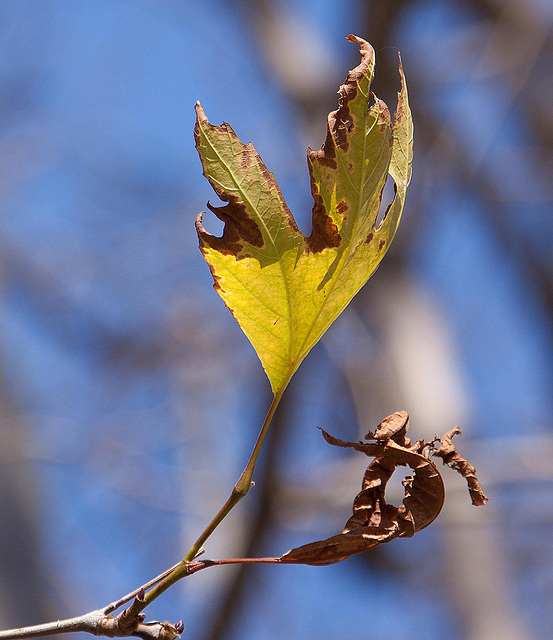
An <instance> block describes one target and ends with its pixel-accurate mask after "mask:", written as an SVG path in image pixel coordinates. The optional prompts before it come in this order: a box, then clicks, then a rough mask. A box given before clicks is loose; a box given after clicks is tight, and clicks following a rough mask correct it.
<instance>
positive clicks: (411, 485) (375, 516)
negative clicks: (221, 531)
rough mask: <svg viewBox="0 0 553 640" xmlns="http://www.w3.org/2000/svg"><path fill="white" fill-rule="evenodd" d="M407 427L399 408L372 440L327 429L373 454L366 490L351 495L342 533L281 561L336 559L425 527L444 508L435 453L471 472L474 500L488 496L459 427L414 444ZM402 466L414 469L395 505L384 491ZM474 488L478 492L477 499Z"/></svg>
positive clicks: (481, 500) (482, 500)
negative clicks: (463, 448) (465, 453)
mask: <svg viewBox="0 0 553 640" xmlns="http://www.w3.org/2000/svg"><path fill="white" fill-rule="evenodd" d="M408 428H409V415H408V413H407V412H406V411H398V412H396V413H394V414H392V415H390V416H388V417H387V418H386V419H385V420H383V421H382V422H381V423H380V425H379V426H378V428H377V429H376V431H375V433H374V435H372V434H370V433H369V434H368V436H367V437H368V438H369V437H370V438H371V439H372V440H374V442H368V443H363V442H345V441H343V440H339V439H337V438H333V437H332V436H330V435H329V434H328V433H326V432H324V431H323V436H324V438H325V440H326V441H327V442H328V443H329V444H332V445H335V446H338V447H346V448H352V449H355V450H356V451H360V452H362V453H365V454H366V455H368V456H371V457H374V460H373V461H372V462H371V463H370V464H369V466H368V467H367V470H366V471H365V475H364V477H363V485H362V490H361V491H360V493H358V494H357V496H356V497H355V499H354V501H353V515H352V516H351V518H350V519H349V520H348V521H347V523H346V526H345V527H344V530H343V531H342V533H340V534H338V535H335V536H332V537H330V538H327V539H326V540H320V541H318V542H312V543H310V544H306V545H303V546H301V547H298V548H296V549H292V550H290V551H288V552H287V553H285V554H284V555H283V556H281V558H280V561H281V562H285V563H295V564H310V565H327V564H333V563H335V562H340V561H341V560H344V559H345V558H348V557H349V556H351V555H353V554H356V553H361V552H362V551H367V550H368V549H372V548H373V547H375V546H376V545H378V544H382V543H384V542H389V541H390V540H393V539H394V538H398V537H410V536H412V535H414V534H415V533H416V532H417V531H420V530H421V529H424V528H425V527H427V526H428V525H429V524H430V523H431V522H432V521H433V520H434V519H435V518H436V517H437V516H438V514H439V513H440V511H441V509H442V506H443V503H444V498H445V489H444V484H443V481H442V478H441V476H440V474H439V472H438V470H437V468H436V466H435V465H434V464H433V463H432V462H431V461H430V460H429V457H430V456H431V455H435V456H438V457H442V458H443V459H444V462H446V464H449V465H450V466H452V467H453V468H454V469H456V470H457V471H459V472H460V473H461V474H462V475H463V476H465V477H466V478H467V480H468V484H469V490H470V493H471V497H472V498H473V504H477V505H478V504H480V505H481V504H484V503H485V501H486V497H485V496H484V494H483V493H482V489H481V487H480V485H479V484H478V480H477V479H476V476H475V475H474V468H473V467H472V465H470V464H469V463H468V462H467V461H466V460H464V458H461V456H460V455H459V454H458V453H457V451H456V450H455V448H454V447H453V445H452V444H451V438H452V436H453V435H455V434H456V433H457V432H458V429H454V430H453V431H450V432H448V433H446V435H445V436H444V437H443V438H442V439H441V440H437V442H438V443H439V445H438V446H437V445H436V441H435V442H432V443H429V444H426V443H425V442H424V441H417V442H416V443H415V444H411V441H410V440H409V439H408V438H407V436H406V434H407V430H408ZM398 466H409V467H411V469H412V470H413V472H414V474H413V476H407V477H406V478H405V480H404V481H403V486H404V498H403V502H402V504H401V505H400V506H399V507H395V506H393V505H389V504H387V502H386V499H385V492H386V485H387V482H388V480H389V479H390V478H391V476H392V474H393V472H394V470H395V469H396V467H398ZM473 492H476V499H475V497H474V496H473Z"/></svg>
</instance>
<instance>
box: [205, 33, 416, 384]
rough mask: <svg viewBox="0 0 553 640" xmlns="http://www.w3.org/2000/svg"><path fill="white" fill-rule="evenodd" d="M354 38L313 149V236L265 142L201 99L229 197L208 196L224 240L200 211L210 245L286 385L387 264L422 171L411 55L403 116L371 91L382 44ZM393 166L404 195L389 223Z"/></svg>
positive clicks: (214, 163) (212, 158)
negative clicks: (217, 121)
mask: <svg viewBox="0 0 553 640" xmlns="http://www.w3.org/2000/svg"><path fill="white" fill-rule="evenodd" d="M348 39H349V40H350V41H351V42H356V43H357V44H358V45H359V46H360V52H361V63H360V64H359V66H357V67H356V68H355V69H353V70H352V71H350V72H349V74H348V77H347V79H346V81H345V83H344V84H343V85H342V86H341V87H340V100H339V109H338V110H337V111H334V112H332V113H331V114H330V115H329V116H328V133H327V138H326V141H325V143H324V144H323V146H322V148H321V149H320V151H313V150H311V149H309V150H308V155H307V159H308V165H309V172H310V176H311V191H312V194H313V198H314V201H315V204H314V206H313V221H312V231H311V234H310V235H309V236H308V237H306V236H304V235H303V234H302V233H301V231H300V230H299V229H298V227H297V225H296V223H295V220H294V218H293V216H292V214H291V212H290V210H289V209H288V206H287V205H286V203H285V201H284V198H283V196H282V193H281V191H280V189H279V186H278V184H277V182H276V180H275V178H274V176H273V174H272V173H270V172H269V171H268V170H267V168H266V166H265V164H264V163H263V161H262V160H261V158H260V156H259V155H258V153H257V152H256V150H255V149H254V147H253V145H252V144H251V143H250V144H247V145H245V144H243V143H242V142H241V141H240V140H239V139H238V138H237V136H236V134H235V133H234V131H233V130H232V128H231V127H230V125H228V124H227V123H223V124H222V125H213V124H211V123H210V122H209V121H208V119H207V117H206V115H205V113H204V110H203V109H202V107H201V105H200V104H199V103H198V104H197V105H196V113H197V123H196V128H195V137H196V147H197V149H198V152H199V154H200V158H201V161H202V165H203V169H204V175H205V176H206V178H207V179H208V180H209V182H210V183H211V185H212V187H213V189H214V190H215V192H216V193H217V195H218V196H219V198H220V199H221V200H222V201H223V202H225V203H226V204H225V205H224V206H221V207H215V206H212V205H210V204H208V207H209V209H210V210H211V211H213V213H215V215H216V216H217V217H218V218H219V219H220V220H222V221H223V222H224V223H225V226H224V231H223V234H222V236H221V237H216V236H214V235H212V234H210V233H208V232H207V231H206V230H205V228H204V227H203V225H202V215H201V214H200V215H199V216H198V219H197V222H196V227H197V231H198V236H199V239H200V248H201V250H202V252H203V255H204V257H205V259H206V261H207V263H208V265H209V267H210V269H211V272H212V274H213V279H214V282H215V284H214V286H215V289H216V290H217V292H218V293H219V295H220V296H221V297H222V298H223V300H224V301H225V304H226V305H227V306H228V308H229V309H230V310H231V312H232V314H233V315H234V317H235V318H236V320H237V321H238V322H239V324H240V326H241V327H242V329H243V331H244V333H245V334H246V335H247V336H248V338H249V339H250V341H251V343H252V344H253V346H254V348H255V350H256V351H257V354H258V355H259V358H260V359H261V362H262V364H263V367H264V369H265V371H266V373H267V375H268V377H269V380H270V382H271V386H272V389H273V391H274V392H275V393H276V392H278V391H279V390H280V391H281V390H282V389H283V388H284V387H285V386H286V384H287V383H288V381H289V380H290V378H291V376H292V374H293V373H294V372H295V371H296V369H297V368H298V366H299V365H300V363H301V362H302V360H303V359H304V358H305V356H306V355H307V353H308V352H309V351H310V349H311V348H312V347H313V345H314V344H316V342H317V341H318V340H319V339H320V338H321V336H322V335H323V334H324V332H325V331H326V330H327V329H328V327H329V326H330V325H331V324H332V322H333V321H334V320H335V319H336V317H337V316H338V315H339V314H340V313H341V312H342V311H343V310H344V308H345V307H346V305H347V304H348V303H349V302H350V300H351V299H352V298H353V296H354V295H355V294H356V293H357V292H358V291H359V289H360V288H361V287H362V286H363V285H364V284H365V282H366V281H367V279H368V278H369V277H370V276H371V274H372V273H373V272H374V271H375V269H376V268H377V266H378V264H379V263H380V261H381V260H382V258H383V256H384V254H385V253H386V251H387V249H388V247H389V246H390V243H391V241H392V239H393V237H394V234H395V232H396V229H397V226H398V224H399V220H400V217H401V213H402V211H403V206H404V203H405V196H406V194H407V189H408V186H409V181H410V178H411V162H412V133H413V126H412V121H411V112H410V110H409V105H408V100H407V88H406V85H405V79H404V76H403V71H402V68H401V62H400V67H399V73H400V80H401V90H400V92H399V94H398V105H397V110H396V113H395V116H394V120H393V122H392V119H391V116H390V112H389V110H388V107H387V106H386V105H385V104H384V102H382V101H381V100H379V99H378V98H376V97H375V96H374V94H372V93H371V92H370V85H371V81H372V78H373V71H374V60H375V56H374V51H373V49H372V47H371V46H370V45H369V44H368V43H367V42H365V41H364V40H361V39H360V38H356V37H355V36H349V38H348ZM283 134H285V132H283ZM388 175H390V176H391V177H392V178H393V180H394V182H395V187H396V192H395V196H394V199H393V202H392V204H391V205H390V207H389V209H388V211H387V213H386V216H385V217H384V219H383V220H382V221H381V222H380V223H379V224H378V225H377V216H378V211H379V206H380V200H381V197H382V191H383V189H384V185H385V183H386V179H387V177H388Z"/></svg>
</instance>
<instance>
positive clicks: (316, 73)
mask: <svg viewBox="0 0 553 640" xmlns="http://www.w3.org/2000/svg"><path fill="white" fill-rule="evenodd" d="M552 26H553V4H552V3H551V2H549V1H548V0H409V1H407V0H380V1H376V0H373V1H367V0H180V1H177V0H110V1H109V2H100V1H97V0H2V2H1V3H0V122H1V125H0V206H1V210H2V227H1V228H2V233H1V234H0V261H1V262H0V270H1V278H2V287H1V297H2V305H1V333H0V335H1V351H0V352H1V369H0V371H1V379H0V382H1V384H0V397H1V402H0V439H1V445H0V626H1V627H3V628H7V627H13V626H20V625H28V624H33V623H38V622H43V621H47V620H52V619H57V618H63V617H69V616H74V615H77V614H81V613H84V612H85V611H89V610H91V609H95V608H98V607H100V606H103V605H106V604H107V603H109V602H111V601H113V600H115V599H117V598H118V597H120V596H122V595H123V594H125V593H127V592H128V591H131V590H132V589H133V588H135V587H138V586H140V585H141V584H143V583H144V582H146V581H147V580H148V579H150V578H152V577H154V576H155V575H157V574H158V573H160V572H161V571H163V570H164V569H166V568H167V567H169V566H170V565H172V564H173V563H175V562H177V561H178V560H179V559H180V558H181V557H182V556H183V554H184V552H185V551H186V550H187V549H188V548H189V546H190V544H191V543H192V542H193V541H194V540H195V539H196V537H197V535H198V534H199V533H200V531H201V530H202V529H203V527H204V526H205V525H206V523H207V522H208V521H209V520H210V519H211V517H212V516H213V514H214V513H215V511H216V510H217V509H218V508H219V507H220V506H221V504H222V503H223V502H224V500H225V499H226V498H227V497H228V494H229V492H230V490H231V488H232V486H233V484H234V482H235V481H236V479H237V477H238V475H239V473H240V472H241V471H242V468H243V466H244V464H245V462H246V460H247V458H248V456H249V453H250V450H251V447H252V445H253V442H254V439H255V437H256V435H257V431H258V429H259V426H260V424H261V422H262V420H263V417H264V414H265V411H266V409H267V406H268V404H269V401H270V392H269V384H268V382H267V380H266V378H265V375H264V373H263V371H262V369H261V366H260V364H259V361H258V360H257V357H256V355H255V353H254V351H253V349H252V347H251V346H250V344H249V343H248V341H247V339H246V338H245V337H244V336H243V334H242V333H241V331H240V329H239V327H238V325H237V324H236V323H235V322H234V320H233V319H232V317H231V315H230V313H229V312H228V311H227V310H226V309H225V307H224V305H223V303H222V302H221V300H220V299H219V297H218V296H217V294H216V293H215V292H214V291H213V289H212V286H211V285H212V283H211V276H210V274H209V270H208V268H207V266H206V265H205V263H204V262H203V259H202V257H201V255H200V252H199V251H198V249H197V239H196V235H195V231H194V226H193V223H194V218H195V216H196V214H197V213H198V212H199V211H202V210H205V208H206V201H207V200H208V199H215V201H216V198H215V197H214V194H213V192H212V190H211V188H210V186H209V184H208V183H207V181H206V180H205V179H204V178H203V177H202V171H201V167H200V163H199V160H198V157H197V154H196V151H195V149H194V142H193V136H192V130H193V125H194V111H193V106H194V103H195V101H196V100H198V99H200V100H201V101H202V104H203V106H204V108H205V110H206V113H207V115H208V117H209V118H210V120H211V121H212V122H214V123H220V122H221V121H222V120H226V121H228V122H230V123H231V124H232V126H233V127H234V128H235V130H236V132H237V134H238V135H239V136H240V138H241V139H242V140H243V141H244V142H248V141H250V140H251V141H253V142H254V144H255V146H256V148H257V150H258V151H259V152H260V154H261V156H262V157H263V159H264V161H265V163H266V164H267V166H268V167H269V169H270V170H271V171H273V172H274V173H275V175H276V178H277V180H278V182H279V184H280V185H281V188H282V190H283V192H284V195H285V197H286V199H287V201H288V204H289V205H290V207H291V209H292V211H293V213H294V215H295V216H296V219H297V220H298V223H299V225H300V227H301V228H302V230H303V231H304V232H305V233H308V232H309V226H310V216H311V206H312V200H311V196H310V192H309V179H308V173H307V167H306V161H305V152H306V148H307V146H308V145H311V147H313V148H315V149H317V148H319V147H320V146H321V144H322V142H323V140H324V135H325V127H326V115H327V113H328V112H329V111H331V110H333V109H335V108H336V106H337V95H336V91H337V89H338V86H339V85H340V83H341V82H342V81H343V80H344V78H345V76H346V73H347V70H348V69H351V68H353V67H354V66H356V65H357V64H358V61H359V54H358V50H357V47H356V46H355V45H352V44H350V43H347V42H346V40H345V37H346V36H347V35H348V34H349V33H354V34H356V35H358V36H361V37H363V38H365V39H368V40H369V41H370V42H371V43H372V44H373V46H374V47H375V49H376V51H377V66H376V79H375V82H374V84H373V89H374V91H375V92H376V93H377V95H378V96H379V97H380V98H383V99H385V100H386V102H387V103H388V104H389V106H390V107H391V108H392V109H395V100H396V92H397V90H398V88H399V80H398V74H397V52H398V50H401V54H402V58H403V62H404V67H405V71H406V75H407V81H408V86H409V93H410V100H411V105H412V109H413V114H414V120H415V163H414V174H413V182H412V186H411V191H410V194H409V198H408V200H407V206H406V209H405V213H404V219H403V222H402V225H401V227H400V230H399V232H398V235H397V237H396V240H395V242H394V244H393V245H392V248H391V250H390V251H389V253H388V255H387V257H386V258H385V260H384V262H383V264H382V266H381V267H380V269H379V270H378V272H377V274H376V275H375V276H374V277H373V279H371V281H370V282H369V284H368V285H367V286H366V287H365V288H364V289H363V290H362V291H361V293H360V294H359V295H358V296H357V297H356V299H355V300H354V302H353V303H352V304H351V306H350V307H349V308H348V310H347V311H346V312H345V313H344V314H343V316H342V317H341V318H340V319H339V320H338V321H337V322H336V323H335V325H334V326H333V328H332V329H331V330H330V331H329V333H328V334H327V336H326V337H325V338H324V340H323V342H322V343H321V344H319V345H318V346H317V347H316V348H315V349H314V350H313V351H312V352H311V354H310V355H309V357H308V358H307V360H306V361H305V362H304V364H303V365H302V367H301V369H300V370H299V372H298V374H297V375H296V377H295V379H294V381H293V383H292V385H291V387H290V388H289V390H288V392H287V395H286V398H285V400H284V401H283V403H282V406H281V410H280V411H279V413H278V415H277V418H276V420H275V424H274V426H273V429H272V432H271V435H270V437H269V440H268V441H267V442H266V445H265V450H264V453H263V455H262V457H261V459H260V462H259V465H258V468H257V470H256V476H255V479H256V487H255V489H254V490H252V491H251V492H250V494H249V495H248V497H247V499H246V500H244V501H243V502H242V503H241V504H240V505H239V507H238V508H237V509H236V510H235V512H233V514H232V515H231V516H230V517H229V518H228V520H227V521H226V522H225V524H224V525H223V526H222V527H221V529H220V531H218V532H217V533H216V535H214V536H213V538H212V539H211V540H210V542H209V544H208V546H207V553H206V557H212V558H219V557H229V556H237V555H240V556H242V555H252V556H253V555H256V556H258V555H279V554H281V553H283V552H285V551H286V550H288V549H289V548H291V547H294V546H299V545H301V544H304V543H307V542H311V541H314V540H318V539H322V538H325V537H327V536H330V535H333V534H334V533H337V532H339V531H340V530H341V529H342V527H343V525H344V523H345V521H346V520H347V518H348V517H349V515H350V514H351V504H352V500H353V497H354V496H355V494H356V493H357V492H358V490H359V488H360V483H361V478H362V474H363V471H364V469H365V467H366V464H367V462H368V460H367V459H366V458H365V457H364V456H362V455H360V454H357V453H353V454H351V453H350V452H348V451H345V450H334V449H332V448H331V447H329V446H328V445H327V444H325V443H324V442H323V439H322V438H321V436H320V432H319V431H318V429H317V427H323V428H324V429H326V430H327V431H329V432H330V433H332V434H333V435H335V436H338V437H341V438H344V439H348V440H357V439H359V438H362V437H363V436H364V434H365V433H366V432H367V431H368V430H369V429H373V428H374V427H375V426H376V425H377V424H378V422H379V421H380V420H381V419H382V418H384V417H385V416H386V415H387V414H389V413H391V412H393V411H396V410H399V409H407V410H408V411H409V412H410V414H411V431H410V435H411V436H412V437H413V438H423V437H424V438H432V437H433V435H434V434H435V433H436V432H438V433H440V434H442V433H443V432H445V431H446V430H448V429H450V428H451V427H453V426H454V425H456V424H458V425H460V426H461V427H462V430H463V437H462V438H461V439H459V441H458V442H457V445H458V447H459V448H460V451H461V452H462V454H463V455H466V456H467V457H468V458H469V459H470V460H471V461H472V462H473V464H475V466H476V467H477V470H478V472H479V476H480V479H481V481H482V483H483V484H484V488H485V490H486V493H487V494H488V496H489V497H490V502H489V504H488V506H487V507H485V508H478V509H477V508H474V507H471V506H470V501H469V497H468V494H467V492H466V488H465V487H464V484H463V482H462V480H461V479H458V478H457V477H456V476H455V474H454V473H452V472H449V470H447V469H445V470H444V477H445V480H446V483H447V488H448V493H447V503H446V507H445V509H444V511H443V513H442V515H441V516H440V518H439V519H438V521H437V522H436V523H435V524H434V525H433V526H432V527H430V528H429V529H427V530H425V531H424V532H421V533H419V534H418V535H417V536H415V537H414V538H413V539H411V540H396V541H394V542H392V543H390V544H389V545H383V546H382V547H379V548H377V549H375V550H373V551H371V552H368V553H366V554H364V555H360V556H356V557H353V558H351V559H349V560H347V561H345V562H343V563H341V564H338V565H335V566H332V567H326V568H315V567H293V566H292V567H273V566H259V567H255V566H250V567H221V568H214V569H210V570H208V571H203V572H201V573H199V574H197V575H195V576H193V577H192V578H190V579H189V580H184V581H181V583H179V584H178V585H177V586H176V587H173V588H172V589H171V590H170V591H169V592H167V593H166V594H165V595H164V596H162V597H161V598H160V599H159V600H158V601H156V602H155V603H154V604H153V605H152V606H151V607H150V608H149V618H150V619H161V620H163V619H168V620H169V621H171V622H173V623H175V622H177V621H178V620H179V619H181V618H182V619H183V621H184V623H185V631H184V635H183V637H185V638H190V639H198V640H199V639H200V638H201V639H202V640H219V639H221V640H222V639H223V638H224V639H226V640H238V639H240V640H250V639H251V640H254V639H256V640H257V639H260V638H263V639H264V640H304V639H305V640H310V639H312V638H317V639H319V640H326V639H328V640H334V639H336V638H342V637H351V638H364V639H365V638H366V639H368V640H371V639H375V640H395V639H397V638H407V637H409V638H410V639H411V640H418V639H423V638H424V639H425V640H428V639H436V640H438V639H443V638H448V639H451V640H465V639H466V640H495V639H497V640H499V639H501V640H533V639H543V638H547V637H549V634H550V629H551V628H552V626H553V607H551V602H552V600H553V548H552V544H551V540H552V539H553V492H552V491H551V489H552V481H553V463H552V459H553V435H552V427H553V424H552V418H551V416H552V402H553V399H552V375H553V360H552V355H553V342H552V338H553V327H552V319H553V253H552V247H553V216H552V208H553V207H552V204H553V180H552V168H553V30H552ZM205 222H206V226H207V227H208V228H209V229H210V230H211V231H212V232H215V231H217V230H220V228H221V227H220V224H218V222H217V221H216V220H215V219H214V216H212V215H211V214H209V215H206V221H205ZM396 484H397V487H396V495H399V487H400V484H399V481H398V482H397V483H396ZM81 637H84V636H81Z"/></svg>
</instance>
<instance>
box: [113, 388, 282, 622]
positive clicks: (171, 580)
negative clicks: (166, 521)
mask: <svg viewBox="0 0 553 640" xmlns="http://www.w3.org/2000/svg"><path fill="white" fill-rule="evenodd" d="M290 378H291V376H289V377H288V378H287V379H286V380H285V381H284V382H283V384H281V386H280V388H279V389H278V390H277V391H276V392H275V394H274V396H273V400H272V402H271V405H270V407H269V410H268V411H267V415H266V416H265V420H264V422H263V425H262V426H261V430H260V432H259V435H258V436H257V440H256V442H255V445H254V447H253V451H252V453H251V455H250V458H249V460H248V463H247V464H246V466H245V468H244V471H242V474H241V475H240V477H239V478H238V481H237V482H236V484H235V485H234V488H233V490H232V493H231V494H230V496H229V498H228V500H227V501H226V502H225V504H224V505H223V506H222V507H221V509H220V510H219V512H218V513H217V515H216V516H215V517H214V518H213V520H211V522H210V523H209V524H208V525H207V527H206V528H205V529H204V531H203V532H202V533H201V534H200V536H199V537H198V539H197V540H196V542H195V543H194V544H193V545H192V546H191V547H190V550H189V551H188V553H187V554H186V555H185V557H184V558H183V559H182V560H181V562H179V564H177V565H175V567H174V568H173V570H172V571H171V572H170V573H169V574H168V575H167V576H166V577H165V578H164V579H163V580H162V581H161V582H159V583H158V584H157V585H156V586H155V587H154V588H153V589H151V590H150V591H148V593H146V594H145V596H144V598H143V599H142V600H140V603H137V601H136V600H135V602H134V603H133V608H132V613H133V614H135V615H136V613H139V612H140V611H142V610H143V609H145V608H146V607H147V606H148V605H149V604H150V603H151V602H153V601H154V600H155V599H156V598H157V597H159V596H160V595H161V594H162V593H163V592H164V591H166V590H167V589H168V588H169V587H171V586H172V585H173V584H175V582H177V581H178V580H180V579H181V578H184V577H185V576H187V575H189V574H190V569H191V567H190V563H191V562H192V561H193V560H194V558H196V556H197V555H198V553H199V552H200V550H201V548H202V547H203V545H204V543H205V542H206V541H207V539H208V538H209V537H210V536H211V534H212V533H213V532H214V531H215V529H217V527H218V526H219V525H220V524H221V522H222V521H223V520H224V519H225V518H226V517H227V515H228V514H229V513H230V512H231V511H232V509H234V507H235V506H236V505H237V504H238V503H239V502H240V500H242V498H243V497H244V496H245V495H246V494H247V493H248V491H249V490H250V488H251V487H252V486H253V484H254V483H253V482H252V477H253V472H254V469H255V464H256V462H257V458H258V457H259V452H260V451H261V446H262V445H263V441H264V440H265V436H266V435H267V431H268V429H269V426H270V424H271V421H272V419H273V416H274V415H275V411H276V409H277V407H278V405H279V403H280V400H281V398H282V395H283V393H284V390H285V389H286V387H287V386H288V383H289V381H290ZM124 614H125V612H124V613H123V615H124Z"/></svg>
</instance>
